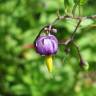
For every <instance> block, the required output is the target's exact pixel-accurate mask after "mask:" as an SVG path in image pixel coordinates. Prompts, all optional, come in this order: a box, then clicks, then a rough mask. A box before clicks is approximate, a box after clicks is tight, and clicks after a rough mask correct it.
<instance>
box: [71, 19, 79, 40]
mask: <svg viewBox="0 0 96 96" xmlns="http://www.w3.org/2000/svg"><path fill="white" fill-rule="evenodd" d="M80 23H81V19H79V22H78V23H77V26H76V28H75V30H74V32H73V33H72V35H71V40H73V39H74V37H75V33H76V31H77V29H78V27H79V25H80Z"/></svg>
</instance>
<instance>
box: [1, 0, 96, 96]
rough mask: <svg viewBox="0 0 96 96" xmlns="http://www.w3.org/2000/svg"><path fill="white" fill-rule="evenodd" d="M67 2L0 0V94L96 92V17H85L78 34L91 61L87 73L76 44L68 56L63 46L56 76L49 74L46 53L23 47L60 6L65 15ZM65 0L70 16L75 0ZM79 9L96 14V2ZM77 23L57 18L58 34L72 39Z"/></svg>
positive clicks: (87, 95) (84, 95)
mask: <svg viewBox="0 0 96 96" xmlns="http://www.w3.org/2000/svg"><path fill="white" fill-rule="evenodd" d="M63 1H64V0H0V96H96V71H95V70H96V20H89V19H87V20H84V21H83V22H82V23H81V25H80V27H79V28H78V30H77V33H76V37H75V41H76V44H78V46H79V47H80V52H81V54H82V56H83V58H84V60H86V62H88V63H89V65H90V68H89V70H88V71H87V72H86V71H84V70H82V68H80V66H79V59H78V56H77V53H76V50H75V49H74V48H73V46H71V48H72V49H71V52H70V53H69V54H65V52H64V47H63V46H59V51H58V53H57V54H56V55H55V56H54V58H53V59H54V70H53V73H52V74H50V73H48V72H47V69H46V66H45V65H44V57H43V56H39V55H38V54H37V53H36V52H35V51H34V49H26V50H24V48H23V45H26V44H32V43H33V41H34V39H35V38H36V36H37V34H38V33H39V31H40V29H41V28H42V27H43V26H44V25H46V24H48V23H51V22H52V21H53V20H54V19H55V18H56V17H57V15H56V12H57V10H58V9H59V10H60V14H61V15H64V13H65V12H64V8H65V7H66V6H64V3H63ZM66 1H69V5H68V6H67V9H68V12H69V13H68V14H70V10H71V9H72V6H73V5H74V2H73V1H76V0H66ZM81 1H85V0H81ZM81 11H82V12H81V13H82V14H81V15H83V16H90V15H93V14H96V0H87V2H86V3H85V4H84V2H83V3H82V6H81ZM76 15H78V10H77V11H76ZM76 23H77V22H76V21H75V20H70V19H68V20H64V21H61V22H58V23H57V24H56V25H55V27H56V28H57V30H58V33H57V34H56V36H57V38H58V39H59V40H62V39H66V38H68V37H69V35H70V34H71V33H72V32H73V30H74V28H75V26H76Z"/></svg>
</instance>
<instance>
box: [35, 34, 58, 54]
mask: <svg viewBox="0 0 96 96" xmlns="http://www.w3.org/2000/svg"><path fill="white" fill-rule="evenodd" d="M35 47H36V52H37V53H39V54H40V55H52V54H55V53H56V52H57V49H58V40H57V38H56V37H55V36H54V35H46V36H39V37H38V39H37V40H36V43H35Z"/></svg>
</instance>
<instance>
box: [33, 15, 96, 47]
mask: <svg viewBox="0 0 96 96" xmlns="http://www.w3.org/2000/svg"><path fill="white" fill-rule="evenodd" d="M64 19H77V20H79V22H78V24H77V26H76V29H75V30H74V32H73V34H74V33H75V32H76V31H77V28H78V27H79V25H80V23H81V20H84V19H96V15H92V16H70V15H64V16H60V15H59V16H58V17H57V18H56V19H55V20H54V21H53V22H52V23H51V24H49V25H46V26H44V27H43V28H42V29H41V30H40V32H39V33H38V35H37V37H36V39H35V40H34V44H35V42H36V40H37V38H38V37H39V36H40V34H41V33H42V31H44V29H45V28H48V27H49V26H50V27H49V28H51V29H52V26H54V25H55V24H56V22H57V21H59V20H64ZM51 29H50V30H51ZM73 34H72V35H71V39H73V38H74V35H73ZM70 41H71V40H68V41H67V43H68V42H70ZM64 44H65V43H64ZM65 45H66V44H65Z"/></svg>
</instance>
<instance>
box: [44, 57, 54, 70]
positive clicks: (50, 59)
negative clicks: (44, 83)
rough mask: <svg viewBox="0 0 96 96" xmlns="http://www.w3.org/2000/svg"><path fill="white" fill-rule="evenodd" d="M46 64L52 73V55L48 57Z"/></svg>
mask: <svg viewBox="0 0 96 96" xmlns="http://www.w3.org/2000/svg"><path fill="white" fill-rule="evenodd" d="M45 62H46V65H47V68H48V71H49V72H52V69H53V61H52V55H49V56H46V58H45Z"/></svg>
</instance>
